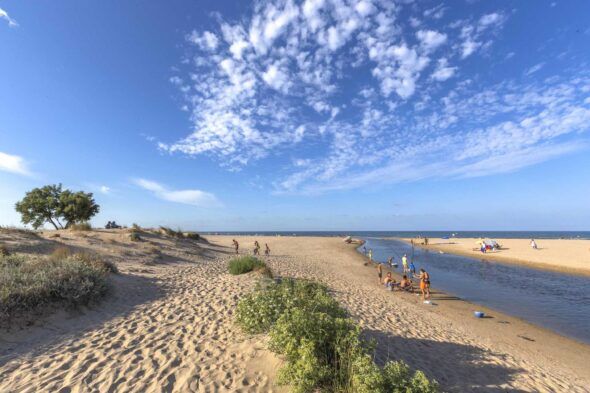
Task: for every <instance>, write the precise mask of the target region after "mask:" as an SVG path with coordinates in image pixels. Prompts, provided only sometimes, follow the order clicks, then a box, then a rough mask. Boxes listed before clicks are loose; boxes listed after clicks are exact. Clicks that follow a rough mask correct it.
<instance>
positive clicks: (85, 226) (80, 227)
mask: <svg viewBox="0 0 590 393" xmlns="http://www.w3.org/2000/svg"><path fill="white" fill-rule="evenodd" d="M70 229H71V230H72V231H91V230H92V225H90V223H89V222H80V223H77V224H72V225H70Z"/></svg>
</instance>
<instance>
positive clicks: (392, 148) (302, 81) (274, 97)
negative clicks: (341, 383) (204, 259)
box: [159, 0, 590, 193]
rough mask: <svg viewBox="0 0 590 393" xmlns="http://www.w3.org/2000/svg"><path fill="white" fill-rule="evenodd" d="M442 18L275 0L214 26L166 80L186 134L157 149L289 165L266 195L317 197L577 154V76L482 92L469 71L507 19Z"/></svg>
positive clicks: (360, 5) (329, 2) (584, 79)
mask: <svg viewBox="0 0 590 393" xmlns="http://www.w3.org/2000/svg"><path fill="white" fill-rule="evenodd" d="M402 13H403V17H402ZM451 14H452V9H451V8H450V6H449V7H442V6H439V7H435V8H431V9H425V10H423V9H420V6H419V5H416V4H414V5H406V4H405V2H395V3H394V2H392V1H386V0H305V1H301V2H298V1H292V0H273V1H257V2H256V3H255V5H254V7H253V10H252V13H251V14H249V15H245V16H242V17H241V18H240V19H239V22H235V21H228V20H225V19H224V18H223V16H221V17H216V18H217V20H218V27H217V28H209V29H208V30H206V31H194V32H192V33H190V34H189V35H188V36H187V41H188V43H189V45H191V47H192V49H193V50H194V53H192V54H191V57H190V58H189V59H188V62H187V63H188V65H189V66H188V69H185V70H184V71H182V72H180V73H179V74H178V75H174V76H173V77H172V79H171V81H172V82H173V83H174V84H175V85H177V86H178V88H179V91H180V92H181V94H182V95H183V96H184V98H185V101H186V104H185V108H186V109H187V110H188V112H189V113H190V114H191V120H192V123H193V129H192V131H191V132H190V133H189V134H188V135H187V136H186V137H185V138H182V139H180V140H177V141H171V142H160V143H159V147H160V148H161V149H162V150H164V151H167V152H170V153H183V154H186V155H208V156H210V157H212V158H214V159H216V160H218V161H219V162H220V164H221V165H222V166H226V167H228V168H230V169H232V170H233V169H240V168H241V167H243V166H246V165H249V164H250V163H252V162H254V161H258V160H263V159H266V158H267V157H269V156H273V157H280V156H281V155H282V154H284V153H288V156H289V159H288V160H287V161H288V163H287V164H285V169H284V170H283V171H282V173H283V175H282V176H281V177H280V178H278V179H274V184H275V191H276V192H279V193H283V192H288V193H298V192H303V193H317V192H326V191H330V190H337V189H345V188H355V187H362V186H363V185H366V184H370V183H371V182H374V181H379V182H380V183H381V182H398V181H409V180H417V179H422V178H424V177H429V176H455V177H457V176H471V175H476V176H485V175H488V174H493V173H501V172H506V171H512V170H517V169H518V168H522V167H524V166H527V165H533V164H534V163H537V162H540V161H543V160H547V159H550V158H553V157H557V156H559V155H563V154H567V153H569V152H572V151H575V150H577V149H579V148H582V147H583V146H585V143H584V142H583V141H582V140H581V139H580V138H579V136H580V134H582V133H584V132H586V131H588V126H587V124H588V121H587V120H588V114H589V111H590V108H589V105H588V104H587V103H586V102H585V101H584V99H585V98H586V97H588V95H589V94H588V90H587V86H588V83H589V80H590V79H589V78H590V75H589V74H588V72H586V71H584V67H580V68H579V69H576V70H573V69H570V70H568V72H563V73H561V74H560V75H559V76H556V77H552V78H547V79H543V80H534V77H536V76H537V75H538V74H534V75H533V77H531V74H529V77H528V78H527V79H526V80H525V79H522V77H523V76H526V75H525V72H526V70H521V72H520V73H519V74H518V75H515V76H514V77H512V78H506V80H505V82H502V83H498V82H494V83H486V82H485V81H482V79H481V78H480V77H479V75H478V73H477V71H478V70H475V72H474V71H473V69H474V67H466V66H465V65H466V64H469V63H470V62H474V61H481V64H484V65H485V64H486V62H485V60H483V61H482V60H481V56H482V55H484V56H485V55H487V54H489V52H490V51H492V50H493V46H494V42H495V41H497V40H499V39H501V38H502V37H501V32H502V28H503V26H504V25H505V24H506V23H508V20H509V14H508V13H506V12H505V11H503V10H498V11H496V12H488V13H484V14H481V15H472V16H470V17H462V18H461V19H458V20H454V19H451V16H450V15H451ZM408 16H410V17H409V18H408ZM502 57H505V54H503V55H502ZM476 68H477V67H476ZM529 71H530V70H529ZM551 152H554V153H551ZM500 164H501V165H500ZM468 173H470V175H468Z"/></svg>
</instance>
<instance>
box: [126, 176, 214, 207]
mask: <svg viewBox="0 0 590 393" xmlns="http://www.w3.org/2000/svg"><path fill="white" fill-rule="evenodd" d="M133 183H134V184H136V185H137V186H139V187H141V188H143V189H144V190H147V191H151V192H152V193H153V194H154V195H155V196H156V197H157V198H159V199H162V200H165V201H169V202H176V203H183V204H185V205H192V206H198V207H220V206H221V202H220V201H219V200H218V199H217V197H216V196H215V195H214V194H211V193H209V192H205V191H201V190H194V189H192V190H171V189H169V188H167V187H165V186H164V185H162V184H160V183H158V182H155V181H152V180H147V179H141V178H138V179H133Z"/></svg>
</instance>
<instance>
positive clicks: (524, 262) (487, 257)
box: [383, 237, 590, 277]
mask: <svg viewBox="0 0 590 393" xmlns="http://www.w3.org/2000/svg"><path fill="white" fill-rule="evenodd" d="M383 239H390V240H398V241H401V242H404V243H406V244H411V240H414V246H415V247H419V248H421V249H424V250H434V251H442V252H443V253H448V254H453V255H459V256H463V257H467V258H472V259H478V260H484V261H491V262H500V263H505V264H509V265H517V266H522V267H526V268H531V269H536V270H544V271H550V272H554V273H561V274H568V275H574V276H583V277H590V264H589V265H588V267H573V266H567V265H564V264H563V263H551V262H545V261H542V262H541V261H533V260H530V259H525V258H523V257H515V256H511V255H506V254H501V253H502V252H505V253H508V252H509V250H506V249H500V250H499V251H495V252H487V253H482V252H480V251H474V250H469V249H465V248H464V247H463V248H461V246H464V243H465V242H471V241H475V239H472V238H455V239H438V238H437V239H432V240H433V241H435V242H434V243H429V244H428V245H424V244H420V243H418V242H416V240H415V239H411V238H401V237H387V238H383ZM429 240H430V239H429ZM441 240H446V242H444V241H441ZM458 240H460V241H461V243H458V242H456V241H458ZM499 240H500V241H501V242H504V241H519V242H522V241H527V239H499ZM547 240H552V241H554V242H558V241H560V242H564V241H566V242H584V243H586V242H587V243H589V245H590V241H588V240H585V239H579V240H578V239H575V240H574V239H545V240H543V241H544V242H546V241H547ZM437 241H438V242H437ZM542 251H543V249H540V250H536V251H535V252H542ZM589 251H590V249H589ZM588 255H589V256H590V252H589V253H588ZM587 258H588V257H587ZM564 259H567V258H564Z"/></svg>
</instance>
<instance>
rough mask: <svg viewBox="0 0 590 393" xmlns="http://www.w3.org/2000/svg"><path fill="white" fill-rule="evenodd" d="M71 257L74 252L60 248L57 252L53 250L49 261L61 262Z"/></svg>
mask: <svg viewBox="0 0 590 393" xmlns="http://www.w3.org/2000/svg"><path fill="white" fill-rule="evenodd" d="M71 255H72V252H71V251H70V249H69V248H67V247H63V246H60V247H57V248H56V249H55V250H53V252H52V253H51V254H49V259H51V260H61V259H65V258H68V257H69V256H71Z"/></svg>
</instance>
